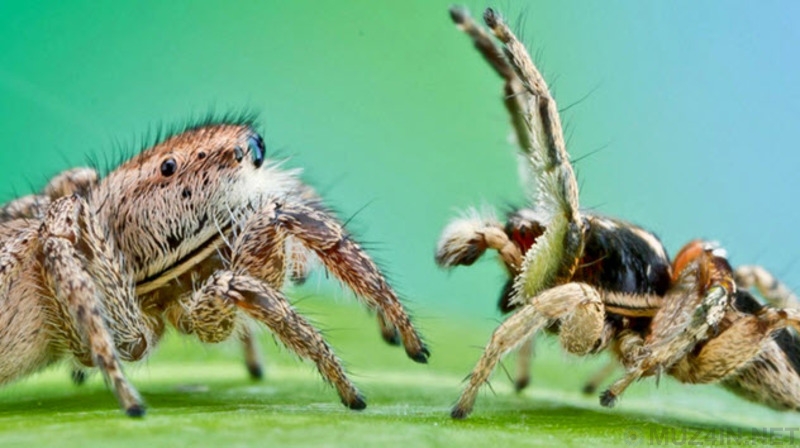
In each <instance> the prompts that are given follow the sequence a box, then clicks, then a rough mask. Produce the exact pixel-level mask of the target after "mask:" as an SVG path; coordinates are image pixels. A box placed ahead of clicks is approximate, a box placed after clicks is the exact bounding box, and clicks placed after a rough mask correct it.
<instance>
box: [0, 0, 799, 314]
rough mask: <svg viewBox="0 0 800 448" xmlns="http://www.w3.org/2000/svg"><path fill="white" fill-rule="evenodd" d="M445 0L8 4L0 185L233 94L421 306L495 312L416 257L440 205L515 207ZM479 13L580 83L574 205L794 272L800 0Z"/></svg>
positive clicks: (547, 6)
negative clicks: (498, 17) (499, 21)
mask: <svg viewBox="0 0 800 448" xmlns="http://www.w3.org/2000/svg"><path fill="white" fill-rule="evenodd" d="M448 4H449V2H442V1H431V0H424V1H422V0H419V1H409V0H405V1H402V2H400V1H396V2H379V1H372V2H369V1H352V2H344V1H292V2H289V1H286V2H277V1H261V2H258V1H249V2H227V3H222V2H197V1H192V2H189V1H169V2H158V1H144V2H111V1H105V2H102V1H101V2H96V1H70V2H59V1H47V2H45V1H41V2H21V1H9V0H5V1H3V2H2V3H0V114H2V115H0V117H1V119H0V148H1V149H0V174H2V177H1V178H0V179H2V180H1V181H0V182H1V183H0V200H2V201H5V200H8V199H10V198H12V197H14V196H15V195H17V194H23V193H27V192H29V191H31V190H32V189H34V188H39V187H40V186H41V185H43V183H44V182H45V181H46V179H47V178H48V177H49V176H51V175H53V174H54V173H56V172H58V171H60V170H62V169H65V168H67V167H71V166H75V165H80V164H83V163H85V160H86V157H87V156H88V155H94V156H96V157H98V158H99V159H100V160H101V161H102V160H103V159H104V158H106V157H109V158H112V159H113V155H114V154H116V153H117V152H118V151H119V148H120V147H123V148H127V147H131V146H135V145H136V144H137V141H138V140H139V139H140V137H142V136H143V135H144V134H145V133H146V132H147V131H148V130H149V129H153V128H154V127H156V126H157V125H159V124H166V125H169V124H175V123H182V122H185V121H186V120H188V119H191V118H192V117H197V116H202V115H204V114H205V113H206V111H208V110H209V109H210V108H213V109H214V110H216V111H218V112H225V111H230V110H234V111H236V110H241V109H243V108H248V109H251V110H255V111H257V112H259V114H260V121H261V125H262V126H261V130H262V131H263V132H264V135H265V138H266V140H267V142H268V145H269V148H270V151H272V152H273V154H274V153H275V152H279V153H281V154H285V155H291V156H292V159H291V162H290V164H291V165H292V166H298V167H304V168H305V169H306V177H307V179H308V180H309V181H310V182H311V183H312V184H313V185H315V186H317V187H318V188H320V189H321V190H322V191H324V193H325V196H326V197H327V198H328V200H329V202H330V203H331V204H332V205H334V206H335V207H336V208H337V209H339V210H340V211H341V214H342V216H343V217H345V218H346V217H350V216H351V215H353V214H356V217H355V219H353V221H352V223H351V228H352V229H353V230H355V231H356V233H357V234H358V235H360V237H361V239H363V240H365V241H368V242H370V243H371V244H369V246H370V247H371V249H372V251H373V253H375V254H376V256H377V258H379V259H380V260H381V261H382V262H383V264H384V266H385V267H386V269H387V270H388V271H389V272H391V274H392V278H393V281H394V283H395V284H396V285H397V287H398V289H399V290H400V291H401V292H402V293H403V295H404V296H405V297H407V298H408V300H409V302H410V303H411V307H412V308H413V309H414V310H415V311H416V313H417V314H418V315H424V316H425V317H428V318H442V319H445V318H447V316H448V314H449V313H459V314H466V315H471V316H480V317H484V318H487V319H488V318H494V317H496V316H497V313H496V311H495V299H496V296H497V294H498V292H499V289H500V286H501V284H502V275H501V270H500V269H499V268H498V267H497V266H496V265H495V263H494V262H492V261H491V260H489V259H488V258H487V260H486V261H484V262H481V263H479V264H478V265H477V266H475V267H473V268H471V269H462V270H456V271H454V272H453V273H451V274H448V273H446V272H442V271H440V270H438V269H437V268H436V267H435V265H434V263H433V251H434V247H435V243H436V240H437V238H438V235H439V232H440V230H441V229H442V227H443V226H444V225H445V224H446V222H447V221H448V219H450V218H451V217H453V216H455V215H456V210H458V209H463V208H465V207H467V206H469V205H481V204H495V205H497V206H503V205H504V204H505V203H507V202H517V203H519V202H521V201H523V200H524V196H523V194H522V189H521V187H520V185H519V182H518V180H517V177H516V172H517V171H516V166H515V160H514V157H513V149H512V147H510V146H509V145H508V143H507V136H508V135H509V131H510V129H509V126H508V124H507V118H506V116H505V111H504V109H503V108H502V105H501V103H500V99H499V98H500V81H499V79H498V78H497V77H496V76H495V75H494V74H493V73H492V72H491V71H490V70H489V68H488V67H487V66H486V65H485V64H484V62H483V61H482V60H481V58H480V57H479V56H478V55H477V53H476V52H475V51H474V50H473V49H472V46H471V45H470V43H469V42H468V40H467V38H466V37H465V36H463V35H462V34H461V33H460V32H458V31H457V30H456V29H455V28H454V27H453V26H452V24H451V23H450V20H449V17H448V14H447V11H446V8H447V6H448ZM468 6H469V7H470V8H471V9H472V10H473V11H475V12H478V13H479V12H480V10H481V9H482V7H483V6H484V5H483V2H474V1H471V2H468ZM495 6H498V7H499V8H500V9H501V10H503V11H505V13H506V15H507V16H508V17H509V18H510V21H511V22H512V23H516V21H517V18H518V17H519V18H520V23H521V27H520V28H521V29H522V31H523V32H522V35H523V36H524V39H525V42H526V43H527V44H528V45H529V47H530V48H531V49H532V52H533V53H536V54H538V57H537V61H538V62H539V64H540V65H541V67H542V68H543V69H544V73H545V75H546V77H547V78H548V80H549V81H550V83H551V85H552V86H553V89H554V91H555V95H556V99H557V100H558V101H559V104H560V105H561V106H562V107H566V106H567V105H570V104H572V103H574V102H576V101H579V100H581V99H582V98H584V97H586V98H585V99H584V100H583V101H580V102H579V103H578V104H576V105H575V106H573V107H571V108H570V109H569V110H568V111H567V112H565V114H564V117H563V118H564V121H565V123H566V127H567V134H568V135H569V137H570V139H569V150H570V151H571V153H572V155H573V156H574V157H575V158H578V157H581V156H584V155H587V154H590V153H593V151H595V150H597V149H601V150H600V151H599V152H596V153H593V154H592V155H591V156H589V157H586V158H584V159H582V160H581V161H580V162H579V163H578V164H577V170H578V174H579V177H580V182H581V187H582V190H581V200H582V204H583V206H584V207H586V208H590V209H592V210H596V211H598V212H600V213H604V214H609V215H613V216H618V217H621V218H625V219H628V220H631V221H634V222H637V223H639V224H641V225H643V226H645V227H647V228H649V229H652V230H654V231H655V232H657V233H658V234H659V235H660V236H661V237H662V239H663V240H664V242H665V243H666V245H667V247H668V249H669V250H670V252H671V253H674V252H675V251H676V250H677V249H678V248H679V247H680V246H681V245H682V244H683V243H684V242H686V241H688V240H690V239H692V238H696V237H701V238H709V239H716V240H719V241H720V242H721V243H722V244H724V245H725V247H727V248H728V250H729V253H730V256H731V259H732V261H733V262H734V263H738V264H741V263H752V262H756V263H761V264H763V265H765V266H766V267H767V268H769V269H772V270H773V271H775V272H777V273H778V274H780V275H781V276H782V278H783V279H784V280H785V281H786V282H787V283H788V284H789V285H791V286H800V266H798V264H797V263H796V261H797V258H798V257H797V254H798V249H800V235H798V232H797V231H796V228H797V222H798V218H800V211H798V207H797V205H796V202H797V201H796V192H797V191H798V187H800V180H798V178H797V176H796V172H797V168H798V151H797V140H798V138H797V137H798V133H800V131H798V129H800V128H798V126H797V123H798V120H797V117H798V107H800V88H799V87H798V84H797V79H798V78H800V76H798V75H800V65H798V58H797V48H800V45H799V44H800V31H798V28H797V26H796V24H797V23H798V18H800V11H799V10H800V4H798V3H795V2H769V1H768V2H758V3H755V2H732V1H731V2H727V1H726V2H722V1H716V2H710V1H700V2H694V1H692V2H690V1H680V2H640V1H625V2H621V1H612V2H590V1H569V2H548V3H545V2H512V1H503V2H500V3H499V4H496V5H495ZM587 95H588V97H587ZM362 208H363V210H362ZM322 284H323V287H324V288H330V289H332V290H338V289H335V288H334V286H335V285H331V284H329V283H326V282H322ZM316 286H317V285H316V284H312V285H311V288H315V287H316ZM341 295H343V296H345V295H347V294H346V293H341Z"/></svg>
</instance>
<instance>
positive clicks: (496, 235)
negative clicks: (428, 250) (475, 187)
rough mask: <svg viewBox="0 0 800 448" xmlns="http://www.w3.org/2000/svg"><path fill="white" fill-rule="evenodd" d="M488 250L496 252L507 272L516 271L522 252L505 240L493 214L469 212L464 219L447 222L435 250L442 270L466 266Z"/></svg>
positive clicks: (506, 237)
mask: <svg viewBox="0 0 800 448" xmlns="http://www.w3.org/2000/svg"><path fill="white" fill-rule="evenodd" d="M487 249H494V250H496V251H497V252H498V254H499V255H500V259H501V260H502V261H503V264H504V265H505V266H506V267H508V268H509V269H510V270H512V271H514V272H516V271H517V270H518V269H519V267H520V264H521V263H522V253H521V251H520V248H519V246H517V245H516V244H514V242H513V241H511V240H510V239H509V238H508V235H506V233H505V231H504V230H503V226H502V224H500V222H499V221H498V220H497V218H495V217H494V215H493V214H492V213H482V214H481V213H478V212H477V211H475V210H470V211H468V212H467V213H466V214H465V216H464V217H462V218H457V219H454V220H452V221H450V224H448V225H447V227H445V229H444V230H443V231H442V236H441V237H439V243H438V244H437V247H436V263H437V264H438V265H439V266H441V267H445V268H449V267H453V266H458V265H461V266H469V265H471V264H473V263H475V261H477V260H478V258H480V257H481V256H482V255H483V254H484V253H485V252H486V250H487Z"/></svg>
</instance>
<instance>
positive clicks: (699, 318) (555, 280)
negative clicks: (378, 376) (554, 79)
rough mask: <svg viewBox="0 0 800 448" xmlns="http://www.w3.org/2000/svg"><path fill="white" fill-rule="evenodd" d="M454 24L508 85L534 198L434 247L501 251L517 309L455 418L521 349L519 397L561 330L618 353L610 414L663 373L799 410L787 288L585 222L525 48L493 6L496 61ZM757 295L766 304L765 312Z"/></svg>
mask: <svg viewBox="0 0 800 448" xmlns="http://www.w3.org/2000/svg"><path fill="white" fill-rule="evenodd" d="M451 17H452V19H453V21H454V22H455V23H456V24H457V25H458V26H459V28H460V29H462V30H463V31H464V32H466V33H467V34H468V35H469V36H470V37H471V39H472V41H473V43H474V44H475V46H476V47H477V48H478V50H479V51H480V53H481V55H482V56H483V57H484V58H485V59H486V60H487V62H488V63H489V65H490V66H491V67H492V68H493V69H494V70H495V71H496V72H497V73H498V74H499V75H500V76H501V77H502V78H503V79H504V81H505V84H504V91H503V95H504V103H505V106H506V109H507V110H508V112H509V114H510V116H511V122H512V125H513V128H514V132H515V136H516V140H517V142H518V144H519V146H520V148H521V150H522V153H523V155H524V160H525V162H524V163H525V167H524V169H525V170H527V172H528V173H529V174H530V178H531V179H533V180H534V182H535V187H536V191H537V192H538V194H537V195H536V197H535V199H534V203H533V206H532V207H531V208H523V209H519V210H515V211H513V212H512V213H510V214H509V216H508V220H507V222H506V223H505V224H503V223H501V222H500V221H499V220H497V219H496V218H494V217H492V216H489V215H486V216H481V215H480V214H479V213H477V212H475V213H471V214H470V215H469V216H466V217H463V218H460V219H456V220H454V221H452V222H451V223H450V224H449V225H448V226H447V227H446V228H445V230H444V231H443V234H442V236H441V239H440V241H439V244H438V248H437V254H436V261H437V262H438V264H439V265H440V266H443V267H453V266H456V265H470V264H472V263H473V262H475V261H476V260H477V259H478V258H479V257H480V256H482V255H483V254H484V253H485V251H486V250H487V249H494V250H496V251H498V253H499V255H500V259H501V261H502V263H503V265H504V266H505V268H506V270H507V272H508V274H509V281H508V283H507V284H506V286H505V288H504V289H503V293H502V295H501V300H500V307H501V309H502V310H503V311H512V310H513V314H512V315H511V316H510V317H508V318H507V319H506V320H505V321H504V322H503V323H502V324H501V325H500V326H499V327H498V328H497V329H496V330H495V331H494V333H493V335H492V338H491V340H490V341H489V344H488V345H487V346H486V348H485V350H484V353H483V356H482V357H481V359H480V360H479V361H478V364H477V365H476V367H475V369H474V370H473V371H472V374H471V375H470V377H469V382H468V385H467V386H466V388H465V390H464V391H463V393H462V395H461V397H460V399H459V401H458V403H457V404H456V406H455V407H454V409H453V410H452V414H451V415H452V416H453V417H454V418H464V417H466V416H467V415H468V414H469V413H470V412H471V411H472V408H473V404H474V402H475V398H476V395H477V392H478V390H479V388H480V387H481V386H482V385H483V384H484V383H485V382H486V381H487V380H488V378H489V376H490V375H491V373H492V371H493V370H494V368H495V367H496V365H497V363H498V362H499V361H500V359H501V357H502V356H503V355H505V354H506V353H508V352H509V351H511V350H512V349H514V348H515V347H517V346H520V345H523V356H521V359H522V363H523V364H522V366H523V367H522V368H521V369H520V370H521V374H520V376H519V378H518V379H517V388H518V389H519V388H522V387H524V386H525V384H526V383H527V378H528V377H527V363H528V358H529V357H530V341H531V339H532V338H533V336H534V335H535V334H536V333H537V332H539V331H540V330H542V329H550V330H552V331H555V332H557V333H558V336H559V338H560V342H561V345H562V346H563V348H564V349H565V350H567V351H568V352H570V353H573V354H576V355H587V354H592V353H597V352H600V351H602V350H605V349H607V348H610V349H611V350H612V352H613V354H614V355H615V358H616V360H617V361H619V362H620V363H621V364H622V365H623V366H624V367H625V369H626V373H625V375H624V377H623V378H621V379H620V380H618V381H616V382H614V383H613V384H612V385H611V387H610V388H609V389H608V390H606V391H605V392H604V393H603V394H602V395H601V404H603V405H604V406H613V405H614V403H615V402H616V400H617V398H618V397H619V396H620V395H621V394H622V393H623V392H624V390H625V389H626V388H627V387H628V385H630V384H631V383H632V382H633V381H635V380H637V379H639V378H642V377H645V376H652V375H659V374H662V373H666V374H669V375H671V376H673V377H674V378H676V379H677V380H679V381H681V382H685V383H721V384H722V385H723V386H724V387H726V388H727V389H729V390H732V391H733V392H735V393H737V394H739V395H742V396H744V397H745V398H747V399H750V400H753V401H757V402H760V403H763V404H766V405H768V406H770V407H773V408H777V409H800V374H798V372H800V351H799V350H798V348H799V347H800V344H798V342H800V341H798V339H797V337H796V336H795V335H794V334H793V333H790V331H789V330H788V329H787V327H793V328H795V330H797V329H798V328H800V320H799V318H800V313H799V312H798V309H800V307H798V301H797V299H796V297H795V296H794V295H792V293H791V292H790V291H789V290H788V288H786V287H785V286H783V285H782V284H781V283H780V282H778V281H777V280H776V279H775V278H774V277H773V276H772V275H770V274H769V273H768V272H767V271H766V270H764V269H762V268H760V267H754V266H748V267H741V268H739V269H737V270H736V271H734V270H733V269H732V268H731V267H730V265H729V264H728V262H727V260H726V259H725V256H724V252H723V251H722V250H721V249H719V248H717V247H716V246H715V245H713V244H709V243H705V242H701V241H693V242H691V243H689V244H687V245H686V246H685V247H684V248H683V249H682V250H681V251H680V252H679V253H678V255H677V256H676V257H675V258H674V259H673V260H672V261H670V259H669V257H668V256H667V253H666V250H665V249H664V247H663V245H662V244H661V242H660V241H659V240H658V238H657V237H655V236H654V235H653V234H652V233H650V232H648V231H646V230H644V229H642V228H640V227H637V226H635V225H632V224H629V223H627V222H624V221H620V220H616V219H610V218H605V217H601V216H597V215H594V214H590V213H584V212H583V211H581V210H580V209H579V206H578V186H577V182H576V180H575V175H574V173H573V169H572V166H571V164H570V162H569V155H568V154H567V151H566V147H565V142H564V137H563V133H562V129H561V122H560V118H559V114H558V108H557V107H556V103H555V101H554V99H553V97H552V96H551V94H550V92H549V89H548V87H547V84H546V83H545V80H544V78H543V77H542V75H541V74H540V72H539V71H538V69H537V68H536V66H535V65H534V63H533V61H532V60H531V58H530V56H529V55H528V52H527V50H526V49H525V47H524V46H523V45H522V44H521V43H520V42H519V40H518V39H517V38H516V36H515V35H514V34H513V33H512V32H511V31H510V29H509V28H508V26H507V25H506V24H505V23H504V22H503V20H502V19H501V18H500V16H499V15H498V14H497V13H496V12H495V11H493V10H492V9H487V10H486V12H485V14H484V20H485V22H486V25H487V26H488V27H489V29H490V30H491V31H492V33H493V34H494V36H495V37H496V38H497V39H498V40H499V41H500V42H501V43H502V50H501V49H500V48H498V46H497V45H496V44H495V42H494V40H493V39H492V38H491V37H490V36H489V34H488V33H487V32H486V31H484V30H483V29H482V28H481V27H480V26H478V25H477V24H476V23H475V22H474V21H473V20H472V19H471V18H470V16H469V15H468V13H467V12H466V11H465V10H464V9H461V8H457V7H456V8H453V9H451ZM751 287H756V288H758V289H759V292H760V293H761V295H762V296H763V297H764V298H765V299H766V301H767V302H768V303H769V305H767V306H762V305H761V304H759V302H758V301H756V300H755V299H754V298H753V296H752V295H751V294H750V293H749V292H748V291H747V289H749V288H751ZM615 362H616V361H615ZM611 367H612V368H604V369H603V370H602V371H601V372H599V374H598V375H596V376H595V377H594V378H593V379H592V380H590V382H589V384H588V385H587V389H590V390H593V389H594V387H596V386H597V384H598V383H599V382H601V381H602V380H603V379H604V378H605V377H607V376H608V375H609V374H611V373H612V371H613V365H612V366H611Z"/></svg>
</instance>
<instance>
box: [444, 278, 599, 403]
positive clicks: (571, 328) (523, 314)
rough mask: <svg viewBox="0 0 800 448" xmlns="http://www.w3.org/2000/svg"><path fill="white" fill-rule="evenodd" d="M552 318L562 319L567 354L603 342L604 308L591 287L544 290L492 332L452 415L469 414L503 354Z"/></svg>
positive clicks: (576, 285) (583, 351) (571, 285)
mask: <svg viewBox="0 0 800 448" xmlns="http://www.w3.org/2000/svg"><path fill="white" fill-rule="evenodd" d="M555 320H560V321H561V330H560V333H559V336H560V338H561V345H562V346H563V347H564V348H565V349H566V350H567V351H569V352H570V353H573V354H576V355H583V354H586V353H590V352H591V351H593V350H595V349H597V348H598V346H599V345H602V344H600V342H601V340H602V336H603V330H604V321H605V311H604V308H603V303H602V301H601V300H600V295H599V293H598V292H597V291H596V290H595V289H594V288H592V287H591V286H589V285H586V284H583V283H567V284H565V285H561V286H556V287H554V288H551V289H548V290H545V291H543V292H542V293H541V294H539V295H538V296H536V297H534V298H533V299H531V300H530V302H529V303H526V304H525V305H523V306H521V307H520V308H519V309H518V310H517V311H516V312H514V314H512V315H511V316H510V317H509V318H508V319H506V321H505V322H503V323H502V324H501V325H500V326H499V327H498V328H497V329H496V330H495V331H494V333H493V334H492V338H491V340H490V341H489V344H488V345H487V346H486V348H485V349H484V352H483V355H482V356H481V359H480V360H479V361H478V364H477V365H476V366H475V368H474V369H473V371H472V373H471V374H470V376H469V383H468V384H467V387H466V388H465V389H464V391H463V392H462V394H461V397H460V398H459V400H458V403H457V404H456V405H455V407H454V408H453V410H452V412H451V414H450V415H451V416H452V417H453V418H465V417H466V416H467V415H469V414H470V412H472V408H473V406H474V404H475V398H476V396H477V394H478V390H479V389H480V387H481V386H482V385H483V384H484V383H485V382H487V380H488V379H489V376H490V375H491V373H492V371H494V369H495V367H496V366H497V363H498V362H500V359H501V358H502V357H503V355H505V354H506V353H508V352H509V351H511V350H513V349H514V347H516V346H518V345H520V344H522V343H524V342H525V341H527V340H529V339H530V338H531V337H533V336H534V335H535V334H536V332H537V331H539V330H541V329H542V328H544V327H545V326H546V325H547V324H548V323H549V322H552V321H555Z"/></svg>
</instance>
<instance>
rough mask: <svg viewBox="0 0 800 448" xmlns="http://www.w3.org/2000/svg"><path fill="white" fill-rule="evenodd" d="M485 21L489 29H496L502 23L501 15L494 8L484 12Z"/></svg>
mask: <svg viewBox="0 0 800 448" xmlns="http://www.w3.org/2000/svg"><path fill="white" fill-rule="evenodd" d="M483 20H484V22H486V25H487V26H488V27H489V28H494V27H495V26H497V23H498V22H499V21H500V14H499V13H498V12H497V11H495V10H494V9H493V8H486V11H484V12H483Z"/></svg>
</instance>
